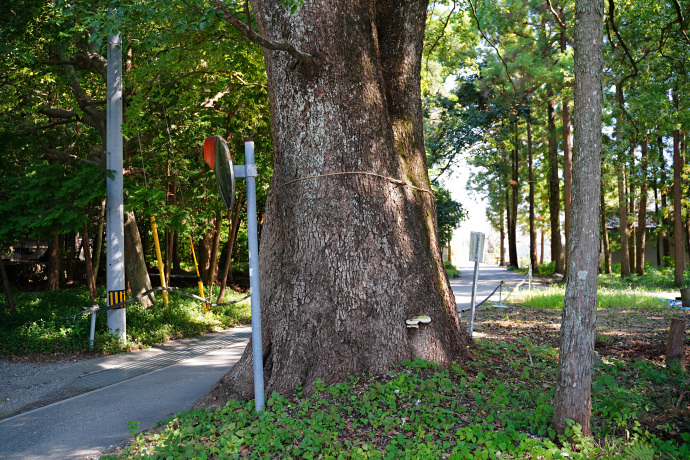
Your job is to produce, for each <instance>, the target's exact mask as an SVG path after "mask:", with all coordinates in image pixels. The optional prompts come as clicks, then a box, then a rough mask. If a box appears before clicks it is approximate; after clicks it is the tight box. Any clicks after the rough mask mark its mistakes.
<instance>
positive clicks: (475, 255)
mask: <svg viewBox="0 0 690 460" xmlns="http://www.w3.org/2000/svg"><path fill="white" fill-rule="evenodd" d="M484 239H485V237H484V234H483V233H481V232H472V233H471V235H470V262H472V261H474V278H473V279H472V303H471V304H470V327H469V333H470V337H472V329H473V328H474V306H475V304H476V297H477V277H478V275H479V261H480V260H481V259H482V255H483V254H484Z"/></svg>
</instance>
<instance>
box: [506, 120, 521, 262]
mask: <svg viewBox="0 0 690 460" xmlns="http://www.w3.org/2000/svg"><path fill="white" fill-rule="evenodd" d="M513 126H514V130H515V138H514V141H515V145H514V148H513V154H512V160H511V162H510V163H511V168H512V176H511V179H512V180H511V182H510V198H511V201H510V207H511V209H510V226H509V227H508V257H509V259H510V265H511V266H513V267H519V266H520V261H519V260H518V255H517V211H518V189H519V187H518V183H519V181H520V170H519V168H520V155H519V152H520V150H519V138H518V121H517V117H516V120H515V124H514V125H513Z"/></svg>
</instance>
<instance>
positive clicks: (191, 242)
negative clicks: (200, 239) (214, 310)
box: [189, 235, 209, 311]
mask: <svg viewBox="0 0 690 460" xmlns="http://www.w3.org/2000/svg"><path fill="white" fill-rule="evenodd" d="M189 245H190V246H191V247H192V258H193V259H194V268H196V281H197V283H198V284H199V295H200V296H201V297H202V298H204V299H205V298H206V297H204V283H203V282H202V281H201V275H199V263H198V262H197V261H196V253H195V252H194V240H192V235H189ZM204 310H206V311H209V309H208V304H207V303H206V302H204Z"/></svg>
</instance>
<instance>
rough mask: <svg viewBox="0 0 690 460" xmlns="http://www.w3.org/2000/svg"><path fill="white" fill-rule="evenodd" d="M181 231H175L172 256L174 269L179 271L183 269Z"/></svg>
mask: <svg viewBox="0 0 690 460" xmlns="http://www.w3.org/2000/svg"><path fill="white" fill-rule="evenodd" d="M180 248H181V246H180V232H178V231H177V230H175V231H174V232H173V256H172V271H173V272H179V271H181V270H182V266H181V263H182V260H181V259H182V258H181V257H180Z"/></svg>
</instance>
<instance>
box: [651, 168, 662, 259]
mask: <svg viewBox="0 0 690 460" xmlns="http://www.w3.org/2000/svg"><path fill="white" fill-rule="evenodd" d="M652 164H653V163H652ZM652 189H653V190H654V219H655V223H656V228H655V230H654V233H655V235H656V264H657V266H659V267H661V266H662V265H663V259H662V254H661V251H662V244H663V240H662V239H661V214H660V213H659V184H658V183H657V180H656V173H654V174H652Z"/></svg>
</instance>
